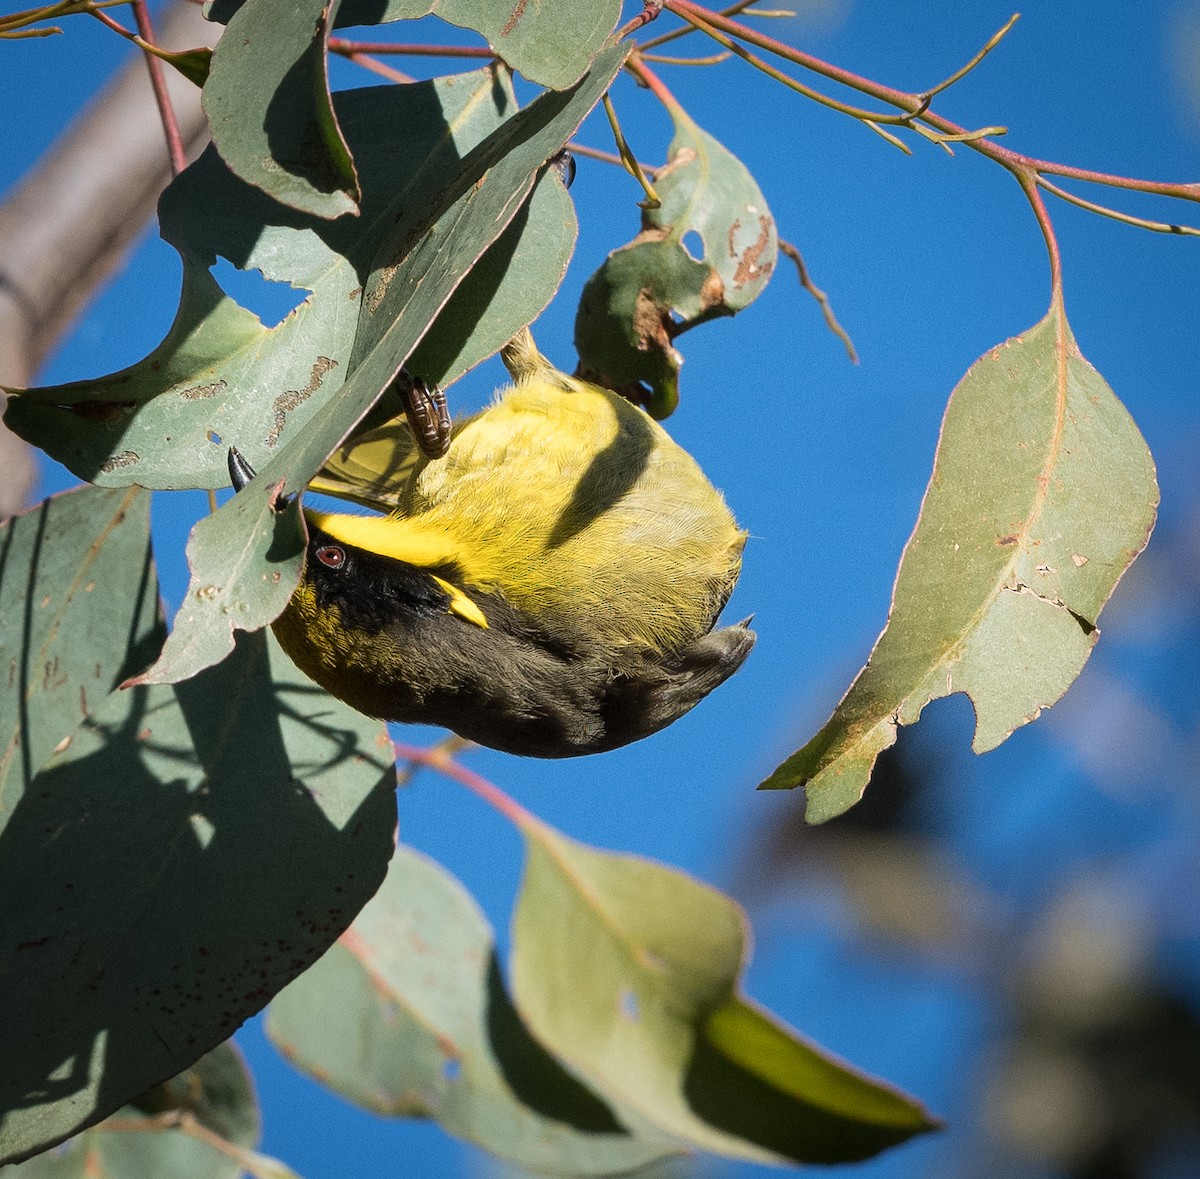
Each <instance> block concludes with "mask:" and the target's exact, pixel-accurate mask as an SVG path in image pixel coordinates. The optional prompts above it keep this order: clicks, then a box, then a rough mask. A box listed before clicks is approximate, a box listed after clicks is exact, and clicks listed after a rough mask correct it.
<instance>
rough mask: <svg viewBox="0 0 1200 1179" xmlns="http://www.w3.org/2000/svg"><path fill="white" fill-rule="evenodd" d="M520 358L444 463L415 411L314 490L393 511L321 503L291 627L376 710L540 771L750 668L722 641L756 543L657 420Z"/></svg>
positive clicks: (736, 647)
mask: <svg viewBox="0 0 1200 1179" xmlns="http://www.w3.org/2000/svg"><path fill="white" fill-rule="evenodd" d="M505 359H506V362H507V363H508V365H509V368H510V371H512V372H513V375H514V377H515V378H516V381H515V384H514V385H513V386H511V387H510V388H508V389H506V390H504V391H503V392H502V393H501V394H500V395H499V396H498V398H497V400H496V401H495V403H494V404H493V405H491V406H490V407H489V408H488V409H485V410H484V411H483V412H481V413H479V414H477V415H475V416H474V417H472V418H468V419H466V420H465V421H462V422H460V423H458V424H457V425H456V426H455V427H454V430H453V436H452V439H451V441H450V442H449V446H448V448H445V454H444V456H443V457H440V458H431V457H429V456H428V455H427V454H424V453H422V450H421V447H420V446H418V443H417V439H416V438H415V437H414V434H413V431H412V429H411V428H410V426H409V425H408V422H406V421H405V419H404V418H402V417H401V418H397V419H395V420H393V421H391V422H388V423H386V424H385V425H383V426H380V427H378V428H376V429H374V430H370V431H368V432H366V433H365V434H363V435H361V436H360V437H358V438H356V439H355V440H354V441H352V442H350V443H348V444H347V445H345V446H343V447H342V448H341V449H340V450H339V451H338V452H337V453H336V454H335V455H334V456H332V458H331V459H330V460H329V462H328V464H327V465H326V467H325V468H324V470H323V471H322V472H321V474H320V475H319V476H318V477H317V479H315V480H314V481H313V483H312V487H313V489H314V490H317V491H322V492H326V493H329V494H333V495H336V496H340V497H342V498H347V499H351V500H354V501H356V502H358V503H359V504H362V505H364V506H367V507H372V508H375V509H377V510H378V509H382V510H385V511H390V514H388V515H372V516H364V515H343V514H331V513H326V512H320V511H315V510H312V509H305V512H304V515H305V518H306V521H307V525H308V532H309V541H308V548H307V553H306V559H305V566H304V573H303V577H302V580H301V582H300V584H299V586H298V587H297V589H296V592H295V594H294V595H293V597H292V599H291V601H290V602H289V604H288V606H287V608H286V609H285V610H284V612H283V614H282V615H280V617H279V618H278V619H277V620H276V622H275V623H274V630H275V633H276V635H277V636H278V638H279V641H280V643H281V644H282V646H283V648H284V650H285V651H286V652H287V653H288V655H289V656H291V658H292V659H293V660H294V661H295V663H296V664H297V665H298V666H299V667H300V668H301V669H302V670H303V671H304V672H306V673H307V674H308V675H309V676H311V677H312V679H314V680H315V681H316V682H317V683H318V684H320V685H321V686H322V687H323V688H325V689H326V690H327V691H328V692H330V693H332V694H333V695H334V696H337V697H338V698H339V699H341V700H344V701H345V702H346V703H348V704H350V705H351V706H353V707H354V708H357V709H359V710H360V711H361V712H364V713H366V714H368V715H370V716H376V717H381V718H383V719H386V720H396V721H407V722H419V723H424V724H434V725H441V726H444V727H446V728H449V729H452V730H454V731H455V732H456V733H458V734H460V735H461V736H463V737H466V738H468V739H470V740H472V741H477V742H479V743H481V744H483V745H490V746H492V747H494V748H496V749H502V750H506V751H508V752H510V753H518V754H526V755H530V756H534V757H571V756H574V755H577V754H583V753H597V752H600V751H602V750H606V749H613V748H615V747H617V746H619V745H624V744H627V743H628V742H630V741H636V740H637V739H639V738H641V737H645V736H648V735H649V734H650V733H653V732H656V731H657V730H658V729H661V728H663V727H664V726H665V725H668V724H670V723H671V722H672V721H674V720H676V719H678V718H679V717H680V716H682V715H683V714H684V713H685V712H687V711H688V710H689V709H690V708H691V707H692V706H693V705H695V704H696V703H698V702H699V701H700V700H701V699H703V697H704V696H706V695H707V694H708V693H709V692H710V691H712V689H713V688H715V687H716V686H717V685H718V684H720V683H722V682H723V681H724V680H725V679H727V678H728V677H729V676H730V675H732V674H733V672H735V671H736V670H737V669H738V668H739V667H740V666H741V665H742V663H743V661H744V660H745V658H746V656H747V655H748V654H749V652H750V648H751V647H752V646H753V645H754V634H753V632H752V631H750V630H749V629H748V628H747V626H746V623H738V624H737V625H734V626H730V627H726V628H724V629H722V630H714V629H713V627H714V624H715V623H716V620H717V616H718V615H719V614H720V612H721V609H722V608H723V607H724V605H725V602H726V600H727V599H728V597H729V594H730V592H731V591H732V589H733V586H734V583H735V581H736V580H737V575H738V570H739V568H740V564H741V554H742V547H743V544H744V542H745V533H743V532H741V531H740V530H739V529H738V527H737V526H736V524H735V523H734V520H733V517H732V515H731V514H730V512H729V509H728V508H727V507H726V506H725V503H724V501H723V500H722V498H721V496H720V494H719V493H718V492H717V491H716V489H715V488H714V487H713V486H712V484H711V483H709V481H708V479H707V478H706V477H705V475H704V473H703V472H702V471H701V470H700V468H699V466H698V465H697V464H696V462H695V460H694V459H692V457H691V456H690V455H689V454H687V452H686V451H684V450H683V449H682V448H681V447H680V446H678V445H677V444H676V443H675V442H674V441H672V439H671V438H670V437H669V435H668V434H667V433H666V431H665V430H663V428H662V427H661V426H659V425H658V423H657V422H654V421H653V420H651V418H649V417H648V416H647V415H646V414H645V413H644V412H643V411H642V410H640V409H638V408H636V407H635V406H633V405H631V404H630V403H629V402H628V401H626V400H624V399H623V398H621V397H619V396H617V395H616V394H614V393H610V392H609V391H607V390H605V389H601V388H599V387H598V386H596V385H592V384H589V383H587V382H585V381H581V380H577V379H575V378H572V377H568V376H566V375H564V374H563V373H560V372H558V371H557V370H556V369H554V368H553V367H552V366H551V365H550V364H549V362H547V361H546V360H544V359H543V358H542V357H541V356H540V355H539V354H538V353H537V351H536V349H535V348H534V347H533V345H532V340H531V339H530V337H529V336H528V333H523V335H522V336H520V337H518V338H517V340H516V341H514V342H513V344H512V345H510V346H509V348H508V349H506V352H505ZM425 448H426V449H427V450H428V449H432V451H433V452H434V453H437V452H438V450H439V449H441V448H442V447H439V446H438V445H437V444H436V443H435V444H434V445H433V446H432V447H431V446H426V447H425ZM230 469H231V474H232V476H233V480H234V484H235V486H237V487H240V486H242V484H243V483H244V481H245V479H246V478H248V477H250V476H251V475H252V474H253V472H252V471H251V470H250V468H249V467H248V466H247V465H246V463H245V461H244V460H242V459H241V458H240V456H238V455H237V454H236V452H232V453H231V458H230ZM747 621H748V620H747Z"/></svg>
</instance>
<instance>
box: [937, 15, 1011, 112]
mask: <svg viewBox="0 0 1200 1179" xmlns="http://www.w3.org/2000/svg"><path fill="white" fill-rule="evenodd" d="M1020 19H1021V14H1020V13H1019V12H1014V13H1013V14H1012V16H1010V17H1009V18H1008V23H1007V24H1006V25H1005V26H1004V27H1003V28H1002V29H998V30H997V31H996V32H994V33H993V34H992V35H991V37H989V38H988V42H987V44H986V45H985V46H984V47H983V48H982V49H981V50H980V51H979V52H978V53H977V54H975V56H974V57H973V58H971V60H970V61H969V62H967V64H966V65H965V66H963V67H962V68H961V69H958V70H955V71H954V73H952V74H951V75H950V77H948V78H947V79H946V80H945V81H944V82H939V83H938V84H937V85H936V86H933V87H931V88H930V89H929V90H926V91H925V92H924V94H922V95H921V98H922V99H923V100H924V102H925V106H926V107H927V108H928V106H929V103H930V101H931V100H932V98H933V96H934V95H935V94H941V92H942V91H943V90H949V89H950V87H951V86H953V85H954V83H955V82H961V81H962V80H963V78H965V77H966V76H967V75H968V74H969V73H970V72H971V71H972V70H973V69H974V68H975V67H976V66H977V65H978V64H979V63H980V62H981V61H983V59H984V58H985V57H987V55H988V54H989V53H991V51H992V50H993V49H995V48H996V46H997V45H999V44H1000V42H1001V41H1003V40H1004V38H1005V37H1006V36H1007V35H1008V32H1009V30H1010V29H1011V28H1012V27H1013V25H1015V24H1016V23H1017V21H1018V20H1020Z"/></svg>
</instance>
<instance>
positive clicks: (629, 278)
mask: <svg viewBox="0 0 1200 1179" xmlns="http://www.w3.org/2000/svg"><path fill="white" fill-rule="evenodd" d="M669 109H670V111H671V117H672V119H673V120H674V123H675V137H674V139H673V140H672V142H671V151H670V163H669V164H668V165H667V167H666V168H665V169H663V170H662V171H661V172H659V173H658V174H657V176H656V177H655V181H654V187H655V191H656V192H657V193H658V196H659V198H660V200H661V202H662V205H661V207H660V208H658V209H647V210H646V211H645V212H644V213H643V215H642V231H641V233H639V234H638V236H637V237H635V238H634V239H633V241H631V242H630V243H629V244H628V245H625V246H621V247H620V248H619V249H617V250H614V251H613V252H612V253H611V254H609V256H608V259H607V260H606V261H605V263H604V264H603V265H602V266H601V267H600V269H599V270H598V271H596V273H595V274H593V275H592V277H591V278H590V279H588V281H587V284H586V285H585V287H584V289H583V294H582V295H581V297H580V300H579V311H578V314H577V315H576V318H575V346H576V348H577V349H578V351H579V358H580V363H581V365H582V367H583V369H584V370H585V371H586V372H587V373H589V374H591V375H592V376H593V377H594V378H595V379H596V380H598V381H599V382H600V383H601V384H604V385H607V386H608V387H609V388H612V389H618V390H620V391H621V392H623V393H625V394H626V395H627V396H631V397H633V399H634V400H642V399H644V398H643V394H642V393H641V392H640V390H639V387H640V386H649V389H650V394H651V395H650V397H649V399H648V402H647V408H648V409H649V410H650V412H651V413H652V414H653V415H654V416H655V417H659V418H662V417H666V416H667V415H668V414H670V413H671V411H672V410H674V408H675V406H676V404H677V402H678V400H679V368H680V366H681V365H682V364H683V357H682V356H681V355H680V354H679V352H678V351H677V350H676V349H675V346H674V340H675V338H676V337H677V336H678V335H679V334H680V333H681V332H684V331H686V330H687V329H688V328H691V327H695V326H696V324H698V323H703V322H704V321H705V320H708V319H712V318H714V317H717V316H723V315H733V314H734V313H735V312H738V311H740V310H742V308H743V307H746V306H748V305H749V304H750V303H752V302H753V301H754V300H755V299H756V298H758V296H759V294H760V293H761V292H762V289H763V288H764V287H765V286H766V284H767V281H768V279H769V278H770V277H771V273H772V272H773V270H774V268H775V258H776V253H777V246H778V239H777V236H776V232H775V222H774V219H773V218H772V217H771V214H770V211H769V210H768V209H767V203H766V201H765V199H764V198H763V195H762V192H761V191H760V190H759V187H758V185H757V184H756V183H755V180H754V177H753V176H751V175H750V173H749V172H748V171H747V169H746V167H745V165H744V164H742V162H741V161H740V160H738V159H737V158H736V157H735V156H733V155H732V154H731V153H730V152H728V151H727V150H726V149H725V148H724V147H722V146H721V144H719V143H718V142H717V141H716V140H715V139H714V138H713V137H712V136H711V135H709V134H708V132H707V131H704V130H703V129H702V128H700V127H698V126H697V125H696V124H695V123H693V122H692V120H691V119H689V118H688V116H687V115H686V114H685V113H684V111H682V110H681V109H680V108H679V107H678V106H674V107H670V108H669Z"/></svg>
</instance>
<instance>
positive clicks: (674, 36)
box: [638, 0, 796, 53]
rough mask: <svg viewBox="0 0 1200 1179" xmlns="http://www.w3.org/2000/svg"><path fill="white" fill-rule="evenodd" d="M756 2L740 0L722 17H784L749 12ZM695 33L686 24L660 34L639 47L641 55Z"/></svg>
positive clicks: (772, 12)
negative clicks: (648, 50)
mask: <svg viewBox="0 0 1200 1179" xmlns="http://www.w3.org/2000/svg"><path fill="white" fill-rule="evenodd" d="M754 2H755V0H738V3H737V4H731V5H729V7H728V8H722V9H721V15H722V16H738V15H742V14H744V15H746V16H776V15H782V11H781V10H774V11H770V12H753V11H748V10H749V9H750V8H751V7H752V5H753V4H754ZM788 15H789V16H795V15H796V14H795V13H789V14H788ZM695 31H696V29H695V27H694V26H692V25H688V24H685V25H683V26H682V28H678V29H672V30H671V31H670V32H669V33H660V34H659V35H658V36H657V37H651V38H650V40H649V41H643V42H642V43H641V45H639V46H638V50H639V52H641V53H645V52H646V50H647V49H657V48H658V47H659V46H660V45H667V44H669V43H670V42H672V41H678V40H679V38H680V37H686V36H687V35H688V34H689V33H694V32H695Z"/></svg>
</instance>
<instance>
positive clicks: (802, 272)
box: [779, 238, 858, 364]
mask: <svg viewBox="0 0 1200 1179" xmlns="http://www.w3.org/2000/svg"><path fill="white" fill-rule="evenodd" d="M779 252H780V253H781V254H783V255H784V256H785V257H788V258H791V260H792V261H793V262H794V263H795V265H796V273H797V275H798V276H799V278H800V285H801V286H802V287H803V288H804V289H805V290H806V291H807V292H808V293H809V294H810V295H812V297H813V298H814V299H816V301H817V302H818V303H819V304H820V306H821V314H822V315H823V316H824V317H825V322H826V324H827V325H828V326H829V330H830V331H831V332H833V334H834V335H835V336H837V338H838V339H839V340H841V342H842V343H843V344H844V345H845V348H846V354H847V355H848V356H849V357H850V363H851V364H857V363H858V352H857V351H856V350H855V348H854V341H853V340H851V339H850V333H849V332H847V331H846V329H845V328H844V327H842V325H841V324H840V323H838V321H837V316H836V315H834V313H833V307H832V305H831V304H830V302H829V296H828V295H826V294H825V292H824V291H823V290H821V288H820V287H818V286H817V284H816V283H814V282H813V280H812V279H811V278H810V277H809V274H808V267H807V266H805V265H804V259H803V258H802V257H801V256H800V251H799V250H798V249H796V247H795V246H794V245H792V243H791V242H785V241H784V240H783V239H782V238H780V239H779Z"/></svg>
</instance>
